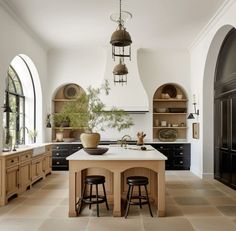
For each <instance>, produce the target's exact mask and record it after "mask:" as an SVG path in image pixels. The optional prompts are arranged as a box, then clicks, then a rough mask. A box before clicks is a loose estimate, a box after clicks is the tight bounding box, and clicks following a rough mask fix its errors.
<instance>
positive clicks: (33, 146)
mask: <svg viewBox="0 0 236 231" xmlns="http://www.w3.org/2000/svg"><path fill="white" fill-rule="evenodd" d="M47 145H51V143H42V144H29V145H23V146H22V147H19V148H16V151H12V150H11V151H9V152H3V151H2V152H0V157H1V156H3V157H4V156H9V155H14V154H19V153H21V152H25V151H28V150H33V149H34V148H38V147H42V146H47Z"/></svg>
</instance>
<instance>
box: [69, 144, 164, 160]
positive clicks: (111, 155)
mask: <svg viewBox="0 0 236 231" xmlns="http://www.w3.org/2000/svg"><path fill="white" fill-rule="evenodd" d="M100 147H108V148H109V150H108V151H107V152H106V153H104V154H103V155H90V154H88V153H87V152H85V151H84V150H83V149H81V150H79V151H77V152H75V153H74V154H72V155H70V156H68V157H67V158H66V159H67V160H72V161H73V160H81V161H82V160H112V161H113V160H114V161H115V160H167V157H166V156H164V155H163V154H161V153H160V152H159V151H157V150H156V149H154V148H153V147H152V146H151V145H145V147H146V148H147V150H145V151H143V150H141V149H140V146H136V145H130V147H129V145H128V146H127V147H126V148H124V147H120V146H116V147H114V146H109V145H107V146H105V145H101V146H100ZM134 147H136V148H134Z"/></svg>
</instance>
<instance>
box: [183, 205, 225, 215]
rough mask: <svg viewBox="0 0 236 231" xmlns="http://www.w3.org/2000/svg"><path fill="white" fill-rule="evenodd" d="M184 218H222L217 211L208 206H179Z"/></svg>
mask: <svg viewBox="0 0 236 231" xmlns="http://www.w3.org/2000/svg"><path fill="white" fill-rule="evenodd" d="M180 209H181V211H182V212H183V215H184V216H185V217H208V216H209V217H212V216H214V217H215V216H222V214H221V213H220V212H219V210H218V209H216V208H215V207H210V206H181V207H180Z"/></svg>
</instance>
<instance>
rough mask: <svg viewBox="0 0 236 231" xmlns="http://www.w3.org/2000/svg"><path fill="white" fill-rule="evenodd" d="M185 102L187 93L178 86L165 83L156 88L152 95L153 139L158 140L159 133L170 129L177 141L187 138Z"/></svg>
mask: <svg viewBox="0 0 236 231" xmlns="http://www.w3.org/2000/svg"><path fill="white" fill-rule="evenodd" d="M165 93H167V94H165ZM168 93H169V94H168ZM187 101H188V95H187V92H186V90H185V89H184V88H183V87H182V86H180V85H179V84H176V83H166V84H163V85H161V86H159V87H158V88H157V90H156V91H155V93H154V95H153V139H160V135H159V134H160V131H161V130H163V129H170V127H171V129H173V130H175V131H176V134H177V139H186V138H187V111H188V109H187ZM162 122H165V123H164V124H163V123H162ZM173 141H174V140H173Z"/></svg>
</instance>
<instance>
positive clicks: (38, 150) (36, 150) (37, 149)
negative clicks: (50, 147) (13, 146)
mask: <svg viewBox="0 0 236 231" xmlns="http://www.w3.org/2000/svg"><path fill="white" fill-rule="evenodd" d="M25 148H27V149H31V148H32V150H33V156H37V155H40V154H43V153H45V150H46V149H45V145H43V144H24V145H19V149H25Z"/></svg>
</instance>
